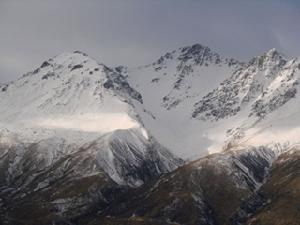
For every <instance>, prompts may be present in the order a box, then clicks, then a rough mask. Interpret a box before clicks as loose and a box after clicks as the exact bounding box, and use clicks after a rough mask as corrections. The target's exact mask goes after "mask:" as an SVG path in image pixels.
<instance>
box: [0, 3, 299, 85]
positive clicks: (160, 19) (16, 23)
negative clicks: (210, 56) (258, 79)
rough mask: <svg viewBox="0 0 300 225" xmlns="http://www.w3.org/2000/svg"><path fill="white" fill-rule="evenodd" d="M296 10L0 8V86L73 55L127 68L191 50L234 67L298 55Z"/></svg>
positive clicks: (242, 6) (280, 6)
mask: <svg viewBox="0 0 300 225" xmlns="http://www.w3.org/2000/svg"><path fill="white" fill-rule="evenodd" d="M299 10H300V3H299V2H298V1H293V0H287V1H284V2H283V1H280V0H272V1H271V0H266V1H260V0H252V1H241V0H227V1H224V0H222V1H221V0H210V1H208V0H186V1H181V0H151V1H149V0H98V1H96V0H86V1H82V0H51V1H50V0H43V1H41V0H27V1H21V0H0V27H1V29H0V46H1V52H0V82H1V81H2V82H3V81H8V80H12V79H15V78H16V77H17V76H20V75H21V74H23V73H25V72H27V71H28V70H32V69H34V67H36V66H37V65H39V64H40V63H41V62H42V61H43V60H45V59H47V58H49V57H51V56H54V55H57V54H60V53H62V52H65V51H73V50H81V51H84V52H87V53H88V54H89V55H91V56H92V57H94V58H96V59H97V60H98V61H100V62H104V63H106V64H108V65H120V64H128V65H130V66H135V65H141V64H147V63H149V62H152V61H154V60H155V59H156V58H158V57H159V56H160V55H161V54H164V53H165V52H166V51H168V50H172V49H175V48H178V47H181V46H184V45H189V44H193V43H195V42H198V43H202V44H205V45H208V46H210V47H211V48H213V49H215V50H217V51H218V52H220V53H221V54H223V55H226V56H232V57H235V58H239V59H242V60H247V59H249V58H250V57H252V56H254V55H259V54H261V53H262V52H263V51H266V50H268V49H269V48H273V47H276V48H279V49H280V50H281V51H283V52H284V53H286V54H291V55H293V56H294V55H300V48H299V47H298V44H297V41H296V40H299V37H300V29H299V28H300V27H299V23H298V21H299V19H300V18H299V17H300V15H299ZM284 43H287V44H284ZM8 62H9V63H8Z"/></svg>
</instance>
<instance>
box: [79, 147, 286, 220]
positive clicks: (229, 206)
mask: <svg viewBox="0 0 300 225" xmlns="http://www.w3.org/2000/svg"><path fill="white" fill-rule="evenodd" d="M281 151H282V149H281V148H280V147H279V146H277V147H273V148H266V147H260V148H249V149H240V150H238V151H237V150H235V151H228V152H225V153H217V154H213V155H210V156H207V157H204V158H202V159H200V160H197V161H195V162H192V163H189V164H187V165H184V166H183V167H181V168H179V169H177V170H176V171H174V172H172V173H170V174H167V175H164V176H162V177H161V178H160V179H158V180H157V181H156V182H153V183H150V184H148V185H145V186H143V187H141V188H140V189H138V190H132V191H131V192H129V194H127V195H124V196H123V197H122V198H120V199H118V200H117V201H116V202H113V203H112V205H111V206H110V207H109V208H108V209H107V210H105V211H104V212H103V213H102V214H103V215H102V216H103V217H101V216H100V218H98V219H95V220H94V221H93V222H91V223H90V224H103V223H102V222H100V221H107V223H104V224H118V222H120V221H123V223H124V224H126V222H125V221H127V223H128V224H182V225H189V224H190V225H198V224H199V225H200V224H201V225H202V224H203V225H204V224H212V225H215V224H223V225H225V224H231V221H232V219H233V217H234V215H235V213H236V211H237V210H238V209H239V207H240V205H241V204H242V203H243V202H244V201H245V200H246V199H247V198H248V197H250V196H251V195H252V194H253V193H255V192H256V191H257V190H258V189H259V188H260V186H261V185H262V184H263V183H264V181H265V178H266V175H267V174H268V169H269V168H270V166H271V165H272V163H273V161H274V160H276V159H277V157H278V155H279V154H280V153H281ZM132 198H133V199H132ZM104 218H105V219H104ZM83 221H85V220H84V219H83ZM121 223H122V222H121ZM123 223H122V224H123ZM83 224H84V223H83Z"/></svg>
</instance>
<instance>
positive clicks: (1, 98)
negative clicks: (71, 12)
mask: <svg viewBox="0 0 300 225" xmlns="http://www.w3.org/2000/svg"><path fill="white" fill-rule="evenodd" d="M299 79H300V59H298V58H292V59H287V58H286V57H285V56H283V55H282V54H280V53H279V52H278V51H277V50H275V49H271V50H269V51H268V52H266V53H264V54H262V55H261V56H257V57H254V58H252V59H251V60H249V61H248V62H241V61H239V60H236V59H233V58H230V57H228V58H226V57H223V56H221V55H220V54H218V53H217V52H215V51H213V50H211V49H210V48H208V47H206V46H203V45H200V44H195V45H192V46H187V47H182V48H179V49H177V50H174V51H171V52H168V53H166V54H165V55H163V56H161V57H160V58H158V60H156V61H154V62H153V63H150V64H148V65H144V66H138V67H135V68H131V67H127V66H119V67H109V66H107V65H104V64H103V63H98V62H97V61H96V60H94V59H93V58H91V57H89V56H88V55H87V54H85V53H83V52H80V51H75V52H73V53H63V54H60V55H58V56H55V57H53V58H50V59H48V60H46V61H44V62H43V63H42V64H41V66H39V67H38V68H36V69H35V70H33V71H31V72H28V73H26V74H24V75H23V76H21V77H20V78H19V79H17V80H15V81H12V82H10V83H7V84H1V85H0V149H1V150H0V224H3V225H4V224H5V225H19V224H20V225H29V224H30V225H35V224H36V225H44V224H45V225H48V224H49V225H50V224H51V225H52V224H61V225H62V224H66V225H67V224H72V225H77V224H78V225H81V224H85V225H86V224H89V225H93V224H104V225H106V224H107V225H111V224H116V225H117V224H118V225H119V224H124V225H125V224H128V225H136V224H137V225H146V224H147V225H148V224H149V225H156V224H157V225H160V224H164V225H165V224H176V225H178V224H180V225H198V224H199V225H206V224H211V225H223V224H224V225H225V224H226V225H227V224H232V225H234V224H236V225H238V224H239V225H242V224H253V225H254V224H257V225H259V224H266V225H268V224H270V225H275V224H276V225H277V224H278V225H281V224H299V223H300V216H299V215H300V211H299V203H298V202H299V200H300V194H299V193H300V192H299V190H300V182H299V181H300V180H299V177H298V176H297V174H298V170H299V166H298V165H299V162H300V157H299V155H300V154H299V151H298V149H299V146H298V143H299V141H298V140H299V139H300V137H299V136H300V132H298V131H299V130H298V129H299V127H300V120H299V119H298V115H299V113H300V104H299V103H300V102H299V101H300V97H299V94H298V91H299V85H300V84H299Z"/></svg>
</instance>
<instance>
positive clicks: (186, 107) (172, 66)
mask: <svg viewBox="0 0 300 225" xmlns="http://www.w3.org/2000/svg"><path fill="white" fill-rule="evenodd" d="M241 66H242V63H239V62H238V61H236V60H234V59H228V58H224V57H221V56H220V55H219V54H217V53H216V52H214V51H212V50H211V49H210V48H208V47H205V46H202V45H200V44H195V45H193V46H187V47H183V48H179V49H178V50H175V51H172V52H169V53H167V54H165V55H164V56H162V57H161V58H159V59H158V60H157V61H156V62H154V63H152V64H149V65H147V66H143V67H139V68H135V69H130V68H124V67H123V68H122V67H120V68H117V71H119V72H121V73H122V74H124V76H126V77H128V78H127V80H128V82H129V83H130V84H131V86H132V87H134V88H135V89H136V90H138V91H139V92H140V93H141V94H142V96H143V100H144V104H143V107H142V108H141V107H138V106H137V107H136V108H137V110H139V115H140V117H141V119H142V120H143V122H144V125H145V126H146V127H147V129H148V130H149V132H151V133H152V134H153V135H154V136H155V137H156V138H157V139H158V140H159V141H160V142H161V143H162V144H164V145H165V146H167V147H168V148H170V149H172V150H173V151H175V153H177V154H180V155H181V156H184V157H187V158H195V157H199V156H201V155H202V156H203V155H206V154H207V153H208V152H207V151H205V150H206V148H201V151H200V149H199V146H201V147H203V146H207V147H208V146H209V144H210V140H209V139H208V138H206V137H205V135H204V132H203V131H204V130H205V129H206V127H207V126H209V125H208V124H203V123H202V124H201V123H199V122H195V121H193V120H191V112H192V110H193V107H194V104H196V102H197V101H199V99H201V98H202V97H203V96H205V95H206V94H207V93H208V91H210V90H212V89H213V88H216V87H217V86H218V84H219V83H220V82H222V81H223V80H224V79H226V78H228V77H229V76H230V75H231V74H232V73H233V71H235V70H236V69H237V68H240V67H241ZM174 140H180V141H177V142H176V143H175V142H174ZM183 149H184V151H183Z"/></svg>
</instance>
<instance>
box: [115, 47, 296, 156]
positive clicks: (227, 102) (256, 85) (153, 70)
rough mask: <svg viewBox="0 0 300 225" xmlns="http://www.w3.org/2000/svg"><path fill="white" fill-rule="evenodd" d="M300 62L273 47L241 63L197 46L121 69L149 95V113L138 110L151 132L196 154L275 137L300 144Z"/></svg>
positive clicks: (178, 150) (180, 152)
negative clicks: (150, 61)
mask: <svg viewBox="0 0 300 225" xmlns="http://www.w3.org/2000/svg"><path fill="white" fill-rule="evenodd" d="M299 65H300V60H299V59H297V58H295V59H290V60H287V59H285V58H284V56H282V55H281V54H280V53H278V52H277V51H276V50H275V49H271V50H270V51H268V52H266V53H264V54H263V55H262V56H258V57H255V58H253V59H251V60H250V61H249V62H238V61H237V60H234V59H230V58H224V57H221V56H220V55H219V54H217V53H215V52H213V51H212V50H210V49H209V48H208V47H205V46H202V45H199V44H196V45H193V46H189V47H184V48H180V49H178V50H176V51H173V52H170V53H167V54H166V55H164V56H162V57H161V58H160V59H159V60H158V61H156V62H154V63H153V64H150V65H147V66H144V67H139V68H136V69H130V68H118V69H119V70H121V71H123V72H122V73H123V74H124V76H127V77H128V82H129V83H130V84H131V85H132V87H134V88H135V89H136V90H138V91H139V92H140V93H141V95H142V96H143V101H144V104H143V111H144V112H146V113H142V110H141V109H140V112H139V115H140V117H141V118H142V120H143V122H144V125H145V127H147V129H148V130H149V132H151V133H152V134H153V135H154V136H155V137H156V138H157V139H158V140H159V141H160V142H161V143H163V144H164V145H165V146H167V147H168V148H170V149H172V150H173V151H174V152H175V153H176V154H178V155H180V156H182V157H187V158H192V159H194V158H197V157H199V156H201V155H205V154H208V153H212V152H219V151H222V149H224V148H225V149H226V148H227V147H228V146H233V145H241V144H242V145H256V146H258V145H261V144H272V143H273V142H274V140H273V139H274V137H275V136H280V137H279V138H277V142H278V143H281V144H287V143H290V144H292V143H295V142H298V140H297V139H298V136H297V135H296V132H297V129H298V127H299V123H298V122H296V123H295V121H298V120H297V119H296V117H297V116H296V115H297V112H298V111H299V110H298V109H299V107H298V105H299V104H297V99H299V98H297V89H298V87H299V81H298V80H299V75H300V71H299V68H300V66H299ZM137 109H139V107H137ZM286 109H289V110H288V113H287V112H286V111H287V110H286ZM278 118H280V120H278ZM288 127H289V128H291V130H290V132H292V133H293V135H286V131H287V128H288ZM280 132H282V135H279V133H280ZM288 136H293V137H296V138H295V139H293V140H290V138H289V137H288ZM174 140H180V141H178V142H176V143H175V142H174ZM273 144H274V143H273ZM199 146H201V148H200V147H199ZM182 149H184V151H183V150H182Z"/></svg>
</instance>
